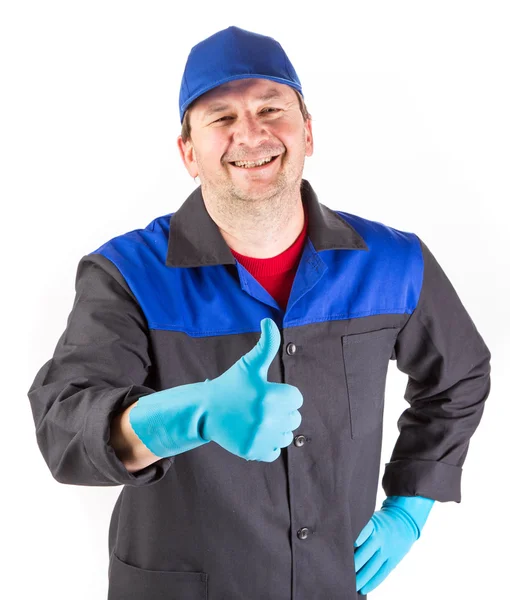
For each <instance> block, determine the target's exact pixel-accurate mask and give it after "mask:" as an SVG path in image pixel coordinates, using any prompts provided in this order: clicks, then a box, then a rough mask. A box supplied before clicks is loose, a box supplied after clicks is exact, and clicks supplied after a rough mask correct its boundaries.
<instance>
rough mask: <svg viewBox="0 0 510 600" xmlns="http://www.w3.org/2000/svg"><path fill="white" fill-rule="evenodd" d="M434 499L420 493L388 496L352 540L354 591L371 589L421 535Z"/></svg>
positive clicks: (367, 591) (365, 591) (363, 591)
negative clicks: (354, 576) (353, 549)
mask: <svg viewBox="0 0 510 600" xmlns="http://www.w3.org/2000/svg"><path fill="white" fill-rule="evenodd" d="M433 504H434V500H431V499H430V498H423V497H422V496H389V497H388V498H386V499H385V500H384V502H383V503H382V508H381V510H379V511H376V512H375V513H374V514H373V515H372V517H371V519H370V521H369V522H368V523H367V524H366V525H365V527H364V528H363V529H362V530H361V533H360V534H359V536H358V538H357V539H356V541H355V542H354V547H355V548H356V550H355V551H354V567H355V570H356V590H357V591H360V592H361V593H362V594H368V593H369V592H371V591H372V590H374V589H375V588H376V587H377V586H378V585H379V584H380V583H381V582H382V581H383V580H384V579H386V577H387V576H388V574H389V573H390V572H391V571H392V570H393V569H394V568H395V567H396V566H397V565H398V563H399V562H400V561H401V560H402V558H404V556H405V555H406V554H407V553H408V552H409V550H410V548H411V546H412V545H413V544H414V542H415V541H416V540H417V539H418V538H419V537H420V534H421V531H422V528H423V526H424V525H425V521H426V520H427V518H428V515H429V512H430V510H431V508H432V505H433Z"/></svg>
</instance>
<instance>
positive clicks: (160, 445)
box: [29, 27, 490, 600]
mask: <svg viewBox="0 0 510 600" xmlns="http://www.w3.org/2000/svg"><path fill="white" fill-rule="evenodd" d="M303 98H304V97H303V92H302V88H301V83H300V81H299V79H298V77H297V74H296V72H295V70H294V68H293V66H292V64H291V63H290V61H289V59H288V57H287V56H286V54H285V52H284V51H283V49H282V47H281V46H280V45H279V44H278V43H277V42H276V41H275V40H273V39H272V38H269V37H266V36H262V35H259V34H254V33H251V32H248V31H245V30H243V29H239V28H237V27H229V28H227V29H225V30H223V31H220V32H218V33H216V34H214V35H213V36H211V37H209V38H207V39H206V40H204V41H202V42H201V43H200V44H198V45H196V46H195V47H194V48H193V49H192V51H191V53H190V55H189V57H188V61H187V64H186V68H185V71H184V75H183V79H182V85H181V94H180V102H179V108H180V117H181V124H182V127H183V130H182V134H181V136H179V139H178V145H179V150H180V153H181V156H182V160H183V162H184V165H185V167H186V169H187V170H188V172H189V173H190V175H191V176H192V177H196V176H199V178H200V182H201V185H200V187H199V188H198V189H196V190H195V191H194V192H193V193H192V194H191V195H190V196H189V197H188V199H187V200H186V201H185V202H184V203H183V205H182V206H181V208H180V209H179V210H178V211H177V212H175V213H172V214H170V215H165V216H163V217H159V218H157V219H155V220H154V221H153V222H152V223H150V224H149V225H148V226H147V227H146V228H145V229H139V230H135V231H132V232H129V233H126V234H124V235H121V236H118V237H116V238H114V239H112V240H110V241H109V242H107V243H106V244H104V245H103V246H101V247H100V248H99V249H98V250H96V251H94V252H92V253H90V254H89V255H87V256H85V257H83V258H82V260H81V261H80V264H79V266H78V273H77V279H76V299H75V302H74V306H73V309H72V312H71V314H70V316H69V320H68V324H67V328H66V330H65V332H64V334H63V335H62V337H61V338H60V340H59V342H58V345H57V348H56V350H55V353H54V356H53V358H52V359H51V360H49V361H48V362H47V363H46V364H45V365H44V366H43V367H42V368H41V370H40V371H39V373H38V374H37V376H36V378H35V381H34V383H33V385H32V387H31V389H30V391H29V398H30V401H31V407H32V410H33V415H34V420H35V423H36V429H37V440H38V443H39V446H40V449H41V452H42V453H43V456H44V458H45V460H46V461H47V463H48V466H49V468H50V470H51V473H52V474H53V476H54V477H55V479H56V480H57V481H60V482H62V483H69V484H75V485H124V486H125V487H124V488H123V489H122V491H121V493H120V495H119V498H118V500H117V503H116V505H115V508H114V511H113V515H112V522H111V527H110V532H109V552H110V567H109V594H108V597H109V599H110V600H116V599H120V598H124V599H125V598H133V599H134V598H145V599H152V598H154V599H156V598H166V599H177V598H179V599H181V598H190V599H191V598H197V599H198V598H204V599H205V598H208V599H209V600H220V599H221V600H225V599H234V598H235V599H240V598H242V599H248V598H249V599H259V598H264V599H268V600H272V599H274V600H282V599H287V598H288V599H291V598H292V599H294V600H301V599H306V600H311V599H321V600H323V599H330V598H331V599H332V598H338V599H341V600H349V599H354V598H360V597H363V598H364V597H365V595H366V594H367V593H368V592H370V591H371V590H372V589H374V588H375V587H376V586H377V585H379V584H380V583H381V581H383V580H384V579H385V578H386V577H387V575H388V573H389V572H390V571H391V570H392V569H393V568H394V567H395V566H396V565H397V564H398V563H399V562H400V561H401V559H402V558H403V556H404V555H405V554H406V553H407V552H408V551H409V549H410V548H411V546H412V545H413V543H414V542H415V541H416V540H417V539H418V538H419V536H420V534H421V532H422V529H423V527H424V524H425V522H426V520H427V518H428V515H429V512H430V510H431V508H432V505H433V503H434V502H435V501H440V502H446V501H455V502H460V479H461V471H462V465H463V463H464V461H465V458H466V453H467V450H468V445H469V440H470V438H471V436H472V435H473V433H474V431H475V430H476V428H477V426H478V424H479V422H480V419H481V416H482V412H483V407H484V402H485V400H486V398H487V396H488V394H489V389H490V379H489V374H490V352H489V350H488V349H487V347H486V345H485V343H484V341H483V340H482V338H481V336H480V335H479V333H478V331H477V329H476V327H475V325H474V324H473V322H472V320H471V318H470V317H469V315H468V314H467V312H466V310H465V309H464V307H463V305H462V303H461V301H460V299H459V298H458V296H457V294H456V292H455V290H454V288H453V287H452V285H451V283H450V282H449V280H448V278H447V277H446V275H445V274H444V272H443V271H442V269H441V267H440V266H439V264H438V263H437V261H436V260H435V259H434V257H433V255H432V254H431V252H430V250H429V249H428V248H427V246H426V245H425V244H424V243H423V242H422V241H421V240H420V239H419V238H418V237H417V236H416V235H415V234H412V233H407V232H402V231H398V230H396V229H393V228H391V227H389V226H386V225H383V224H381V223H377V222H374V221H370V220H367V219H365V218H362V217H358V216H355V215H352V214H347V213H343V212H340V211H338V210H332V209H330V208H328V207H327V206H325V205H324V204H321V203H319V201H318V198H317V196H316V194H315V193H314V191H313V188H312V186H311V185H310V183H309V182H308V181H306V180H304V179H302V173H303V166H304V161H305V157H307V156H311V155H312V152H313V136H312V124H311V119H310V116H309V114H308V112H307V109H306V106H305V104H304V99H303ZM259 331H260V332H261V335H260V336H259ZM276 356H278V358H277V359H276ZM389 360H396V361H397V366H398V368H399V369H400V370H401V371H403V372H404V373H407V374H408V376H409V380H408V385H407V388H406V391H405V398H406V400H407V401H408V402H409V408H407V409H406V410H405V411H404V412H403V414H402V415H401V417H400V419H399V430H400V435H399V437H398V439H397V442H396V445H395V448H394V450H393V453H392V456H391V459H390V461H389V462H388V463H387V464H386V467H385V472H384V476H383V480H382V485H383V488H384V491H385V492H386V495H387V498H386V500H385V501H384V503H383V506H382V507H380V509H379V510H375V508H376V507H375V502H376V494H377V484H378V476H379V469H380V460H381V440H382V422H383V409H384V388H385V380H386V373H387V368H388V363H389ZM211 442H212V443H211Z"/></svg>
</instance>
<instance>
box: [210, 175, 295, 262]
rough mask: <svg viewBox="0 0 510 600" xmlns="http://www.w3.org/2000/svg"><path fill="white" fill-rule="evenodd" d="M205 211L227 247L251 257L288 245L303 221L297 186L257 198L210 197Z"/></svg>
mask: <svg viewBox="0 0 510 600" xmlns="http://www.w3.org/2000/svg"><path fill="white" fill-rule="evenodd" d="M202 196H203V198H204V204H205V207H206V209H207V212H208V213H209V215H210V216H211V218H212V220H213V221H214V222H215V223H216V225H217V226H218V229H219V230H220V233H221V235H222V236H223V238H224V239H225V241H226V243H227V244H228V246H229V247H230V248H232V249H233V250H235V251H236V252H239V254H243V255H245V256H250V257H253V258H272V257H273V256H277V255H278V254H281V253H282V252H284V251H285V250H287V248H289V247H290V246H291V245H292V244H293V243H294V242H295V241H296V239H297V238H298V237H299V234H300V233H301V231H302V230H303V226H304V223H305V214H304V208H303V201H302V199H301V191H300V185H299V186H297V188H296V189H295V190H294V191H293V193H291V194H288V193H287V194H286V195H283V194H282V195H279V196H274V197H272V198H270V199H264V200H260V201H254V202H251V201H245V200H240V199H236V200H232V199H230V198H229V199H219V198H211V196H210V195H209V194H207V193H205V192H204V190H203V189H202Z"/></svg>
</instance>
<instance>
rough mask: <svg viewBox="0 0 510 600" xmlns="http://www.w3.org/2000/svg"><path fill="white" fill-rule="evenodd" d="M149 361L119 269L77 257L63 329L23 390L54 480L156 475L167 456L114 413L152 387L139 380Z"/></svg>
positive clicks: (141, 324) (115, 480) (135, 481)
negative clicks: (141, 442)
mask: <svg viewBox="0 0 510 600" xmlns="http://www.w3.org/2000/svg"><path fill="white" fill-rule="evenodd" d="M150 365H151V360H150V356H149V337H148V329H147V324H146V321H145V317H144V315H143V313H142V311H141V309H140V307H139V305H138V303H137V301H136V300H135V298H134V297H133V295H132V294H131V291H130V289H129V287H128V286H127V284H126V282H125V281H124V279H123V277H122V275H121V274H120V273H119V271H118V269H117V268H116V267H115V265H113V263H111V262H110V261H109V260H107V259H106V258H105V257H103V256H101V255H99V254H92V255H89V256H85V257H84V258H82V260H81V261H80V263H79V265H78V269H77V276H76V296H75V300H74V305H73V308H72V311H71V313H70V315H69V318H68V321H67V327H66V330H65V331H64V333H63V334H62V336H61V337H60V339H59V341H58V343H57V346H56V348H55V352H54V354H53V357H52V358H51V359H50V360H49V361H48V362H46V363H45V364H44V365H43V366H42V367H41V369H40V370H39V372H38V373H37V375H36V377H35V380H34V382H33V384H32V386H31V388H30V390H29V392H28V397H29V400H30V404H31V409H32V413H33V418H34V423H35V427H36V437H37V443H38V445H39V448H40V450H41V453H42V455H43V457H44V459H45V461H46V463H47V465H48V467H49V469H50V471H51V473H52V475H53V477H54V478H55V479H56V480H57V481H59V482H60V483H68V484H72V485H101V486H103V485H104V486H111V485H120V484H126V485H134V486H140V485H148V484H151V483H154V482H156V481H158V480H160V479H161V478H162V477H163V476H164V474H165V473H166V471H167V470H168V469H169V468H170V466H171V465H172V463H173V460H174V458H173V457H165V458H162V459H159V458H156V457H154V458H156V460H155V461H152V458H153V457H151V456H150V454H148V452H149V451H148V450H147V449H145V450H144V449H143V448H142V447H141V446H140V445H139V443H138V442H136V440H135V439H134V437H133V435H131V434H132V433H133V432H131V431H130V430H129V427H127V425H128V423H127V422H126V417H124V418H122V417H119V415H121V414H122V413H124V411H126V409H128V408H129V407H131V406H132V405H134V403H136V401H137V400H138V399H139V398H140V397H142V396H145V395H147V394H151V393H153V392H154V390H153V389H152V388H150V387H148V386H147V385H145V382H146V379H147V375H148V372H149V368H150ZM126 416H127V415H126ZM114 417H117V420H116V421H115V422H114V423H113V431H112V430H111V426H112V420H114ZM112 436H113V437H112ZM110 439H111V442H110ZM111 443H113V446H114V447H113V446H112V445H111ZM117 452H119V456H118V455H117ZM120 457H122V458H123V460H124V461H125V462H126V464H124V463H123V460H121V458H120ZM127 466H129V470H128V468H127Z"/></svg>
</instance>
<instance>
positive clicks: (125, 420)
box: [110, 402, 160, 473]
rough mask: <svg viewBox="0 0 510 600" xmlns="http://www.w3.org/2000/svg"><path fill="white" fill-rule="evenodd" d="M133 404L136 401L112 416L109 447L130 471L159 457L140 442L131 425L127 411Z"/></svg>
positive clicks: (146, 465) (149, 463) (134, 470)
mask: <svg viewBox="0 0 510 600" xmlns="http://www.w3.org/2000/svg"><path fill="white" fill-rule="evenodd" d="M135 405H136V402H135V403H134V404H132V405H131V406H129V407H128V408H126V409H125V410H123V411H122V412H121V413H119V414H117V415H115V416H114V417H113V419H112V424H111V436H110V445H111V447H112V448H113V449H114V450H115V453H116V454H117V456H118V457H119V459H120V460H121V461H122V463H123V464H124V466H125V467H126V469H127V470H128V471H129V472H130V473H133V472H136V471H140V470H141V469H145V467H148V466H149V465H152V463H154V462H156V461H157V460H159V459H160V457H159V456H156V455H155V454H153V453H152V452H151V451H150V450H149V449H148V448H147V446H146V445H145V444H143V443H142V441H141V440H140V438H139V437H138V436H137V435H136V433H135V432H134V431H133V428H132V427H131V423H130V421H129V413H130V412H131V410H132V409H133V407H134V406H135Z"/></svg>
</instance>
